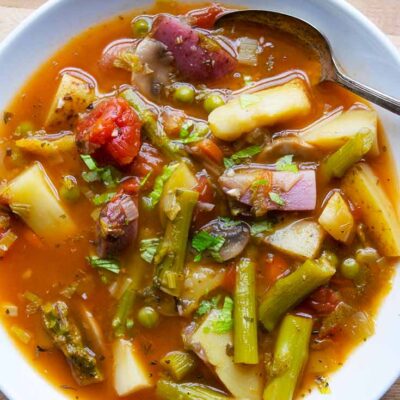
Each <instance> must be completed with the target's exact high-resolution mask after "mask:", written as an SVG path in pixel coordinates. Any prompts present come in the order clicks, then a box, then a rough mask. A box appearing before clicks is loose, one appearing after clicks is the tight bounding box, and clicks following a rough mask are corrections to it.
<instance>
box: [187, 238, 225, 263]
mask: <svg viewBox="0 0 400 400" xmlns="http://www.w3.org/2000/svg"><path fill="white" fill-rule="evenodd" d="M224 243H225V239H224V238H223V237H222V236H214V235H211V234H210V233H208V232H206V231H200V232H198V233H196V234H195V235H194V237H193V239H192V247H193V248H194V249H195V250H196V251H197V252H198V254H197V255H196V257H195V258H194V261H195V262H198V261H200V260H201V257H202V255H203V252H204V251H206V250H209V251H210V252H211V255H212V256H213V257H214V258H215V259H217V261H218V255H219V254H218V252H219V251H220V250H221V248H222V246H223V245H224Z"/></svg>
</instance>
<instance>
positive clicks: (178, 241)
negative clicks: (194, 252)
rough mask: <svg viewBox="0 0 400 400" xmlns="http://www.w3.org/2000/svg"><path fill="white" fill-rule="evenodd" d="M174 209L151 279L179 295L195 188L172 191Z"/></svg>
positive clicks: (169, 291)
mask: <svg viewBox="0 0 400 400" xmlns="http://www.w3.org/2000/svg"><path fill="white" fill-rule="evenodd" d="M175 196H176V204H177V207H178V208H177V209H178V210H179V211H178V213H177V215H176V216H175V218H174V219H173V220H172V221H171V220H170V219H168V221H167V226H166V229H165V234H164V238H163V240H162V241H161V243H160V246H159V248H158V250H157V254H156V256H155V257H154V262H155V264H156V266H157V268H156V274H155V279H154V282H155V284H156V286H158V287H160V289H161V290H163V291H164V292H166V293H169V294H171V295H173V296H179V295H180V292H181V288H182V282H183V271H184V264H185V258H186V244H187V239H188V235H189V229H190V224H191V222H192V214H193V209H194V206H195V205H196V202H197V199H198V197H199V194H198V192H195V191H193V190H187V189H178V190H176V191H175Z"/></svg>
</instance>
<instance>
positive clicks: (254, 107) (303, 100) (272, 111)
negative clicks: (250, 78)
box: [208, 79, 311, 141]
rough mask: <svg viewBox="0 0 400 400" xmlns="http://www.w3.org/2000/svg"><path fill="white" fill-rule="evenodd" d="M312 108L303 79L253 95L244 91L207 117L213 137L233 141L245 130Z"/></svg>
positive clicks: (287, 117) (299, 113)
mask: <svg viewBox="0 0 400 400" xmlns="http://www.w3.org/2000/svg"><path fill="white" fill-rule="evenodd" d="M310 110H311V103H310V99H309V96H308V92H307V88H306V85H305V83H304V81H302V80H301V79H293V80H292V81H290V82H288V83H286V84H284V85H282V86H276V87H273V88H270V89H266V90H261V91H260V92H256V93H254V94H241V95H239V96H238V97H236V98H234V99H233V100H231V101H229V102H228V103H227V104H225V105H223V106H221V107H218V108H216V109H215V110H214V111H212V112H211V114H210V115H209V116H208V122H209V124H210V128H211V131H212V133H213V134H214V136H216V137H217V138H218V139H222V140H226V141H234V140H236V139H238V138H239V137H240V136H241V135H242V134H243V133H245V132H250V131H252V130H253V129H255V128H259V127H261V126H271V125H274V124H276V123H278V122H284V121H286V120H288V119H290V118H293V117H297V116H301V115H306V114H307V113H309V112H310Z"/></svg>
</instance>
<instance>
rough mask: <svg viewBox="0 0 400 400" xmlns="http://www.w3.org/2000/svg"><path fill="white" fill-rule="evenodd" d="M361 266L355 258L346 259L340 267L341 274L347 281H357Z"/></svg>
mask: <svg viewBox="0 0 400 400" xmlns="http://www.w3.org/2000/svg"><path fill="white" fill-rule="evenodd" d="M360 269H361V267H360V264H359V263H358V262H357V261H356V260H355V259H354V258H351V257H350V258H346V259H345V260H343V262H342V265H341V266H340V272H341V274H342V275H343V276H344V277H345V278H346V279H351V280H353V279H355V278H357V276H358V274H359V273H360Z"/></svg>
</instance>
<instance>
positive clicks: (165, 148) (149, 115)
mask: <svg viewBox="0 0 400 400" xmlns="http://www.w3.org/2000/svg"><path fill="white" fill-rule="evenodd" d="M120 96H121V97H123V98H124V99H125V100H126V101H127V102H128V103H129V104H130V105H131V106H132V107H133V108H134V109H135V110H136V111H137V113H138V114H139V118H140V119H141V121H142V122H143V130H144V132H145V133H146V135H147V136H148V137H149V139H150V141H151V143H152V144H153V145H154V146H155V147H157V148H158V149H160V150H161V152H162V153H163V154H164V155H165V156H166V157H168V158H169V159H172V160H181V158H182V157H183V156H185V155H186V152H185V151H184V150H183V148H182V146H180V145H178V144H177V143H174V142H173V141H172V140H170V139H169V137H168V136H167V134H166V133H165V131H164V129H163V127H162V125H161V123H159V122H158V121H157V116H156V115H155V114H154V113H153V112H152V111H151V110H150V109H149V107H148V106H147V105H146V103H145V102H144V101H143V100H142V99H141V97H140V96H139V95H138V94H137V93H136V92H135V91H133V90H132V89H127V90H125V91H123V92H122V93H121V94H120Z"/></svg>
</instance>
